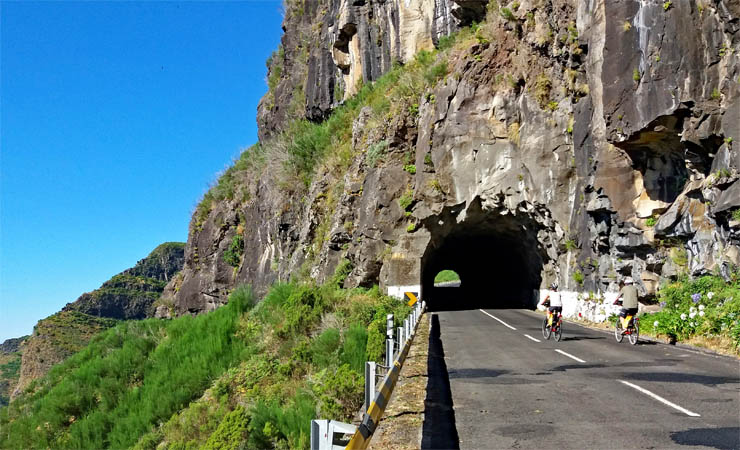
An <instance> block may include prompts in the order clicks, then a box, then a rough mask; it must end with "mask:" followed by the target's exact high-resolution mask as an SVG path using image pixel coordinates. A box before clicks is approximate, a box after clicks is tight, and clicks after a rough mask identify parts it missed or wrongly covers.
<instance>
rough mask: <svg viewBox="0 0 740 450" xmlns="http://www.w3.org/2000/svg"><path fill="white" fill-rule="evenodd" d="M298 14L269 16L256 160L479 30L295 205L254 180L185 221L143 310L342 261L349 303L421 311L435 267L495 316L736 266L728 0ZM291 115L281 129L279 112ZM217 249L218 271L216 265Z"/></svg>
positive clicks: (739, 54)
mask: <svg viewBox="0 0 740 450" xmlns="http://www.w3.org/2000/svg"><path fill="white" fill-rule="evenodd" d="M308 3H310V4H311V6H307V7H306V8H304V9H302V10H301V14H298V12H297V10H295V9H294V8H293V6H291V7H290V8H289V9H288V11H287V14H286V17H285V22H284V30H285V33H284V36H283V40H282V53H281V55H282V56H281V58H282V60H281V61H282V62H281V63H280V65H279V67H281V70H282V72H281V73H282V75H281V78H280V80H279V82H277V83H276V84H275V85H274V86H273V87H272V88H271V91H270V92H269V93H268V94H267V95H266V96H265V98H264V99H263V101H262V103H261V105H260V108H259V111H258V122H259V125H260V138H261V140H262V141H263V143H264V144H266V145H267V144H269V143H270V142H271V139H274V138H275V136H277V135H278V134H279V133H280V132H281V130H284V129H286V128H285V127H286V126H287V124H288V123H289V120H290V119H295V118H309V119H311V120H316V121H318V120H322V119H324V118H326V117H327V115H328V114H330V112H331V111H332V110H333V109H334V108H336V107H337V105H338V104H340V103H341V102H342V100H346V99H348V98H349V97H350V96H351V95H352V94H353V93H354V92H356V90H357V88H358V86H359V85H360V84H364V83H369V82H372V81H373V80H376V79H378V78H379V77H380V76H381V75H382V74H383V73H385V72H386V71H388V70H389V69H390V68H391V67H392V64H393V62H394V61H398V62H399V63H407V64H410V61H411V59H412V56H413V55H414V54H415V53H416V52H418V51H419V50H423V49H429V48H431V46H432V45H435V46H436V45H439V43H440V37H441V36H444V35H447V34H449V33H451V32H453V31H455V30H457V29H459V28H460V27H461V26H465V25H466V24H469V23H471V22H473V21H476V22H480V21H481V20H482V19H483V18H484V17H485V21H484V22H483V23H482V25H477V26H476V27H475V29H474V30H471V31H467V32H466V33H467V34H463V36H466V37H465V38H464V39H462V40H461V41H458V42H457V43H456V44H455V47H454V49H453V50H452V51H449V52H447V53H444V54H440V55H442V56H439V57H440V58H446V60H445V62H446V68H447V70H446V72H445V76H443V77H442V78H441V80H440V81H439V82H436V83H434V84H433V86H432V87H431V88H430V89H429V90H427V91H426V92H425V93H424V94H423V95H421V96H420V97H419V98H418V101H416V102H414V104H413V107H408V108H406V109H402V110H399V111H401V112H399V113H398V114H396V115H394V116H392V117H388V116H385V117H378V114H377V113H376V112H375V111H374V110H373V109H372V108H365V109H362V110H361V111H360V112H359V114H358V115H357V117H356V118H355V119H354V127H353V133H352V139H351V149H352V155H353V156H352V161H351V163H350V164H349V168H348V169H347V170H346V171H345V172H343V173H333V172H332V171H331V170H330V169H329V168H328V165H324V166H322V167H321V168H320V169H318V170H317V172H316V173H315V174H314V176H313V178H312V181H311V183H310V185H309V186H308V188H307V189H305V191H292V190H290V189H286V188H285V186H281V185H280V184H279V183H277V182H276V181H275V178H274V176H273V175H271V174H268V173H262V174H260V175H259V177H258V179H253V180H250V181H249V183H251V184H250V191H249V192H250V196H249V201H247V202H243V201H239V200H233V199H232V200H224V201H222V202H220V203H219V204H217V205H214V206H213V207H212V208H211V210H210V214H208V216H207V217H205V219H204V220H202V221H201V220H200V219H198V220H196V218H194V220H193V222H192V223H191V229H190V236H189V239H188V244H187V247H186V263H185V269H184V271H183V272H182V278H181V279H178V280H176V281H174V282H171V283H170V284H169V285H168V287H167V289H166V294H165V297H166V299H167V301H169V302H170V303H171V305H172V308H171V310H170V311H162V315H167V314H168V313H175V314H185V313H198V312H201V311H207V310H210V309H213V308H215V307H218V306H219V305H221V304H223V303H224V302H225V301H226V298H227V294H228V292H229V290H230V289H232V288H233V287H234V286H235V285H236V284H239V283H249V284H252V285H253V286H254V287H255V289H256V290H257V291H258V292H264V290H265V289H266V288H267V287H268V286H269V285H270V284H271V283H273V282H274V281H276V280H287V279H289V278H290V277H292V276H296V274H301V275H302V276H304V277H311V278H313V279H315V280H317V281H319V282H320V281H323V280H327V279H328V278H329V277H330V276H331V274H332V272H333V270H334V267H335V266H336V265H337V264H338V262H339V261H340V260H342V259H347V260H348V261H349V262H350V263H351V265H352V272H351V273H350V275H349V276H348V277H347V279H346V284H347V285H348V286H358V285H361V286H366V285H371V284H374V283H378V282H379V283H380V284H381V286H383V287H389V286H407V285H419V284H421V285H422V290H423V292H424V294H425V295H427V296H430V295H431V296H434V295H438V296H439V298H440V299H442V300H440V302H441V303H440V305H441V304H442V303H444V301H443V300H444V299H443V294H442V293H436V294H435V292H436V291H435V290H434V287H433V285H432V280H433V278H434V275H435V274H436V272H438V271H439V270H441V269H450V268H451V269H455V270H456V272H458V273H459V274H460V276H461V280H462V287H463V288H465V289H467V290H469V291H470V292H469V293H470V295H466V296H465V297H470V298H477V299H482V300H481V301H485V302H489V303H488V304H491V302H493V304H494V305H504V306H505V305H508V306H511V305H527V306H531V305H532V303H533V302H535V301H536V299H537V292H536V291H537V290H539V289H540V288H542V287H545V286H547V285H549V284H550V283H551V282H553V281H555V282H558V283H559V284H560V286H561V289H563V288H565V289H567V290H569V291H574V292H589V291H592V292H607V291H614V290H615V289H616V287H617V284H618V282H619V281H621V280H622V279H624V278H625V277H627V276H630V277H632V278H633V279H635V280H636V284H637V287H638V290H639V292H640V294H641V296H642V297H643V299H645V300H649V299H650V298H651V297H652V296H653V295H654V294H655V292H656V290H657V289H658V288H659V286H660V283H661V281H662V280H664V279H667V278H671V277H676V276H678V275H679V274H681V273H688V274H691V275H700V274H704V273H709V272H718V273H721V274H723V275H725V276H727V275H729V272H730V271H732V270H737V266H738V263H739V262H740V261H738V255H739V254H740V241H739V240H738V234H739V230H738V225H740V221H738V220H737V218H736V217H737V215H736V211H737V210H738V209H739V208H740V195H739V194H738V192H739V191H738V189H740V187H738V186H740V181H738V178H740V153H738V150H737V146H738V143H737V140H738V139H739V138H738V136H740V129H739V127H740V83H739V82H740V31H739V30H740V11H739V8H738V6H737V4H736V2H730V1H727V0H715V1H712V2H696V1H693V0H687V1H685V2H646V1H642V0H627V1H614V0H597V1H589V2H586V1H580V2H575V3H574V2H567V1H562V0H548V1H544V2H531V1H522V2H514V3H511V4H504V3H493V2H491V3H490V4H489V3H488V2H485V1H462V0H459V1H444V0H436V1H434V2H419V1H414V0H410V1H403V2H401V1H385V2H380V1H363V2H348V1H339V0H336V1H331V2H326V3H322V4H319V3H318V2H308ZM308 3H307V5H308ZM432 3H433V4H432ZM312 8H313V9H312ZM307 27H308V28H307ZM307 37H309V38H310V39H309V40H310V41H311V42H319V43H320V45H315V46H307V45H304V42H308V41H304V40H305V39H306V38H307ZM275 64H277V63H276V62H274V61H273V62H272V65H271V69H270V71H271V74H274V73H275V72H274V68H275V67H278V66H275ZM287 67H293V68H295V67H300V70H290V71H286V70H285V68H287ZM290 93H292V94H290ZM294 94H295V95H294ZM297 94H301V95H303V96H301V95H297ZM278 98H280V99H282V100H281V101H279V102H278V101H274V102H273V100H275V99H278ZM296 99H298V100H299V102H298V103H299V104H300V106H301V107H299V108H294V110H293V113H292V115H290V114H285V113H284V111H282V110H281V109H280V108H283V107H284V106H285V105H289V104H291V102H292V103H293V105H294V106H295V101H296ZM389 101H391V102H393V101H396V100H394V99H393V98H391V99H389ZM273 103H274V104H273ZM379 124H380V125H379ZM381 153H382V154H383V155H385V156H384V158H383V160H382V161H383V162H382V163H375V162H373V161H372V159H373V158H374V157H371V156H370V155H377V154H381ZM411 165H412V166H413V170H408V168H409V167H410V166H411ZM404 169H407V170H404ZM234 239H237V240H239V239H242V240H243V252H242V254H241V257H240V259H239V261H238V265H237V267H234V266H233V265H232V264H227V262H226V261H225V259H224V254H225V253H226V252H227V251H230V249H231V248H232V244H233V242H234ZM471 261H475V263H471ZM480 261H490V263H489V264H487V265H484V264H481V263H480ZM490 285H495V286H505V288H502V289H503V290H504V292H503V293H502V295H501V296H500V297H501V298H503V299H502V300H496V301H493V300H491V296H490V295H489V294H488V290H487V289H485V287H486V286H490ZM496 302H497V303H496Z"/></svg>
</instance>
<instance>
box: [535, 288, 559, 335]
mask: <svg viewBox="0 0 740 450" xmlns="http://www.w3.org/2000/svg"><path fill="white" fill-rule="evenodd" d="M550 289H551V290H552V292H550V293H549V294H547V296H546V297H545V298H544V299H543V300H542V301H541V302H540V304H539V305H542V306H544V307H546V308H547V324H548V325H552V319H553V317H557V316H556V315H555V314H559V313H562V312H563V300H562V299H561V298H560V292H558V284H557V283H552V284H551V285H550ZM539 305H537V306H539Z"/></svg>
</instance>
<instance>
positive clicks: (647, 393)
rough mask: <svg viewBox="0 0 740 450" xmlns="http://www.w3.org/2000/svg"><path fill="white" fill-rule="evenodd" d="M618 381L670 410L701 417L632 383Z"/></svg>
mask: <svg viewBox="0 0 740 450" xmlns="http://www.w3.org/2000/svg"><path fill="white" fill-rule="evenodd" d="M619 381H620V383H624V384H626V385H627V386H629V387H631V388H634V389H637V390H638V391H640V392H642V393H643V394H646V395H648V396H650V397H652V398H654V399H655V400H658V401H659V402H661V403H664V404H666V405H668V406H670V407H671V408H674V409H677V410H679V411H681V412H682V413H684V414H686V415H687V416H691V417H701V415H699V414H697V413H695V412H691V411H689V410H688V409H686V408H682V407H680V406H678V405H677V404H675V403H671V402H669V401H668V400H666V399H664V398H663V397H661V396H660V395H657V394H653V393H652V392H650V391H648V390H647V389H644V388H641V387H640V386H638V385H636V384H632V383H630V382H627V381H624V380H619Z"/></svg>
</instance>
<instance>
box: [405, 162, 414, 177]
mask: <svg viewBox="0 0 740 450" xmlns="http://www.w3.org/2000/svg"><path fill="white" fill-rule="evenodd" d="M403 170H405V171H406V172H408V173H410V174H411V175H414V174H416V165H414V164H407V165H405V166H403Z"/></svg>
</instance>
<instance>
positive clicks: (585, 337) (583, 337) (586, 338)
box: [563, 336, 606, 341]
mask: <svg viewBox="0 0 740 450" xmlns="http://www.w3.org/2000/svg"><path fill="white" fill-rule="evenodd" d="M591 339H606V338H605V337H604V336H572V337H564V338H563V341H587V340H591Z"/></svg>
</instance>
